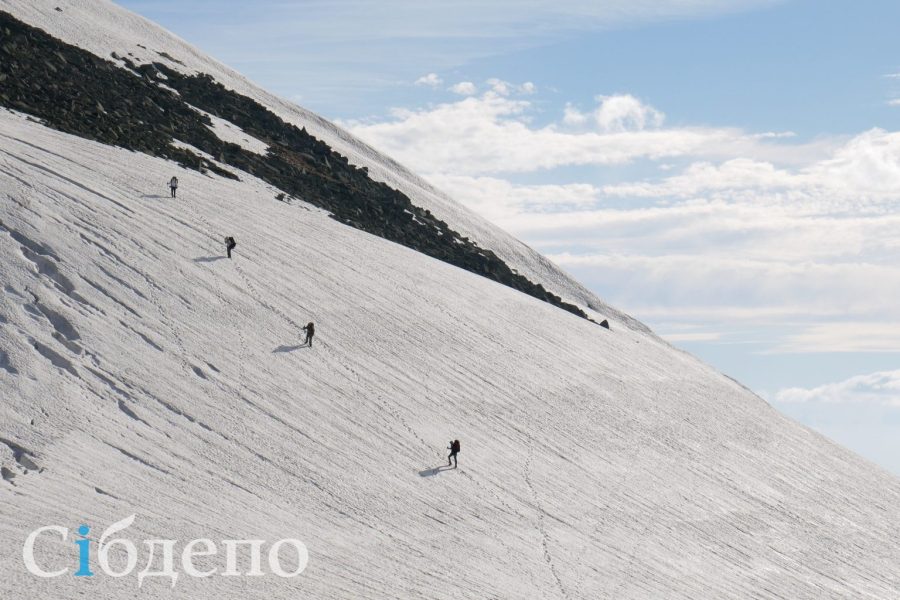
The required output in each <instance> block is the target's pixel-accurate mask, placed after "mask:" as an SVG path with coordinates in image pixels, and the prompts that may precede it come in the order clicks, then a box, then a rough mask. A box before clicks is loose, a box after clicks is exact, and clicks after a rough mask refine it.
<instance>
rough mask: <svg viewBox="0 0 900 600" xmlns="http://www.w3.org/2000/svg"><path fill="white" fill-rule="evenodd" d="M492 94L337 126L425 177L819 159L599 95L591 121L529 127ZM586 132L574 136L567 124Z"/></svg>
mask: <svg viewBox="0 0 900 600" xmlns="http://www.w3.org/2000/svg"><path fill="white" fill-rule="evenodd" d="M488 84H489V85H490V86H491V89H490V90H489V91H487V92H485V93H484V94H482V95H481V96H478V97H468V98H464V99H461V100H459V101H456V102H448V103H443V104H438V105H435V106H430V107H428V108H423V109H419V110H396V111H394V112H393V114H392V118H391V119H389V120H384V121H381V122H374V123H373V122H352V121H350V122H343V123H342V125H344V126H345V127H347V128H348V129H350V130H351V132H352V133H354V134H355V135H357V136H359V137H361V138H362V139H363V140H365V141H367V142H369V143H370V144H372V145H373V146H375V147H376V148H379V149H381V150H383V151H384V152H386V153H387V154H388V155H390V156H393V157H395V158H397V159H399V160H400V162H402V163H405V164H406V165H407V166H409V167H411V168H412V169H413V170H415V171H419V172H424V173H439V172H444V171H446V170H447V169H450V168H452V169H453V174H457V175H459V174H465V175H487V174H495V173H504V172H506V173H512V172H529V171H535V170H540V169H553V168H557V167H562V166H577V165H622V164H627V163H630V162H633V161H636V160H640V159H662V158H673V157H682V156H697V155H699V156H711V157H712V156H714V157H722V156H732V155H734V154H735V153H740V152H744V153H748V154H750V155H752V156H754V157H762V158H783V157H790V159H791V160H801V159H802V158H803V157H806V156H808V155H810V154H815V155H817V156H818V155H820V154H821V153H822V150H821V145H822V144H821V143H818V144H815V145H808V146H802V145H794V146H791V147H787V146H783V145H782V144H781V143H780V142H779V141H777V140H776V141H773V140H771V139H769V138H760V137H759V136H756V135H749V134H746V133H744V132H742V131H740V130H737V129H728V128H701V127H694V128H662V127H660V125H661V124H662V121H663V114H662V113H661V112H660V111H658V110H656V109H655V108H653V107H652V106H649V105H646V104H644V103H642V102H640V101H639V100H637V99H636V98H634V97H633V96H629V95H618V96H600V97H598V98H597V102H598V105H597V107H596V109H595V110H594V111H592V112H591V113H590V116H586V115H583V114H582V113H580V112H579V111H578V110H577V109H576V108H574V107H572V106H567V107H566V110H565V112H564V114H563V115H562V122H561V123H555V122H551V123H550V124H548V125H543V126H536V125H534V124H533V122H534V119H535V117H536V116H538V114H537V110H536V108H535V105H534V104H533V102H532V101H530V100H526V99H523V98H521V97H519V98H514V97H510V94H511V92H512V91H513V90H515V89H516V86H514V85H513V84H510V83H508V82H505V81H501V80H498V79H492V80H489V81H488ZM585 124H587V125H591V126H590V127H583V128H577V129H573V127H572V126H573V125H585Z"/></svg>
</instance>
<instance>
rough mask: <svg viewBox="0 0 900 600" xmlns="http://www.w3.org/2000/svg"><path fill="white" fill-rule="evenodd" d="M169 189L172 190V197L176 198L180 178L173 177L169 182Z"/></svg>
mask: <svg viewBox="0 0 900 600" xmlns="http://www.w3.org/2000/svg"><path fill="white" fill-rule="evenodd" d="M169 189H170V190H172V197H173V198H174V197H175V192H176V191H177V190H178V178H177V177H174V176H173V177H172V179H170V180H169Z"/></svg>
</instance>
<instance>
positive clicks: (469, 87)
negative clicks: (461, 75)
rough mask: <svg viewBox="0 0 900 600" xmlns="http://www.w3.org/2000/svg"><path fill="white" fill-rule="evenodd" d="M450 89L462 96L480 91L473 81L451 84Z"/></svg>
mask: <svg viewBox="0 0 900 600" xmlns="http://www.w3.org/2000/svg"><path fill="white" fill-rule="evenodd" d="M450 91H451V92H453V93H454V94H459V95H460V96H474V95H475V94H477V93H478V86H476V85H475V84H474V83H472V82H471V81H460V82H459V83H454V84H453V85H451V86H450Z"/></svg>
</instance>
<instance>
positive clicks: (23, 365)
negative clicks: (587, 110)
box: [0, 0, 900, 600]
mask: <svg viewBox="0 0 900 600" xmlns="http://www.w3.org/2000/svg"><path fill="white" fill-rule="evenodd" d="M56 6H59V7H60V8H61V11H56V10H55V8H56ZM0 9H2V10H9V11H11V12H12V13H14V14H15V15H16V16H18V17H19V18H21V19H23V20H25V21H27V22H29V23H31V24H33V25H36V26H39V27H41V28H43V29H46V30H47V31H49V32H50V33H52V34H54V35H57V36H59V37H61V38H63V39H64V40H66V41H70V42H72V43H76V44H78V45H80V46H82V47H84V48H87V49H89V50H91V51H93V52H96V53H97V54H102V55H104V56H107V55H108V54H109V53H110V52H112V51H116V52H117V53H119V54H121V55H127V53H128V52H131V53H132V54H133V55H134V56H133V57H132V58H133V59H134V60H138V61H149V60H160V56H161V55H159V54H157V53H158V52H163V53H165V54H166V55H168V56H169V57H171V58H166V57H162V58H163V59H164V60H166V61H168V62H169V64H170V65H171V66H172V67H178V68H182V69H186V70H197V71H200V72H206V73H210V74H213V75H214V76H215V77H216V78H217V79H219V80H220V81H222V82H223V83H226V85H229V86H232V87H234V89H238V90H239V91H241V93H243V94H246V95H248V96H251V97H254V98H257V99H258V100H259V101H260V102H263V103H264V104H265V105H266V106H268V107H270V109H271V110H273V111H275V112H277V113H278V114H279V115H281V116H282V118H284V119H285V120H288V121H290V122H294V123H297V124H303V125H305V126H306V127H307V128H308V129H309V130H310V131H312V132H313V133H315V134H316V135H319V136H321V137H323V138H325V139H326V140H327V141H328V142H329V143H331V144H333V145H334V146H335V147H337V148H339V149H340V150H341V151H342V152H344V153H346V154H348V155H350V156H351V157H352V158H353V160H358V161H359V162H360V164H366V165H369V166H370V173H373V174H374V175H376V176H377V177H380V178H383V179H385V180H386V181H389V182H390V183H392V184H395V185H397V186H399V187H401V188H402V189H403V190H405V191H406V192H407V193H408V194H409V195H410V197H411V198H413V199H415V200H416V201H417V202H421V203H422V204H423V205H425V204H428V203H431V204H428V206H429V207H430V208H432V210H434V211H435V212H437V213H439V214H440V215H441V216H442V217H444V218H446V219H447V220H448V221H449V222H450V223H451V224H452V225H453V226H454V227H455V228H457V229H458V230H461V231H462V232H463V233H468V234H472V235H475V236H476V237H477V238H478V240H479V242H481V243H482V244H484V245H485V246H487V247H491V248H494V249H495V250H496V251H497V252H498V254H501V255H503V256H504V258H506V259H507V260H509V261H510V262H511V263H512V264H515V265H516V267H517V268H519V269H520V270H522V271H524V270H529V269H530V271H528V272H529V273H531V274H533V275H534V276H535V278H536V279H539V280H540V281H542V282H545V283H546V285H547V286H548V287H549V288H550V289H552V290H554V291H556V292H558V293H561V294H564V295H566V296H567V297H569V298H572V299H574V300H578V301H580V302H582V303H583V304H589V303H590V302H594V300H592V298H591V297H590V296H589V295H585V294H587V292H584V290H583V289H582V288H580V286H578V284H577V283H575V282H573V281H571V280H570V279H568V278H567V276H565V275H564V274H562V273H561V272H559V271H557V270H555V268H554V267H552V265H549V263H545V262H544V261H543V260H542V259H541V258H540V257H539V256H538V255H537V254H535V253H533V252H532V251H530V250H528V249H526V248H525V247H524V246H522V245H520V244H519V243H518V242H515V241H514V240H513V239H512V238H510V237H509V236H506V235H505V234H502V233H499V232H498V231H497V230H496V229H495V228H493V227H491V226H489V225H487V224H485V223H483V222H481V221H480V220H478V219H477V218H476V217H475V216H473V215H471V214H470V213H468V212H466V211H464V210H462V209H460V208H459V207H458V206H456V205H455V204H452V203H451V202H450V201H449V200H447V199H446V198H444V197H442V196H440V194H438V193H436V192H433V191H432V190H430V189H429V188H428V187H427V186H426V185H425V184H423V183H422V182H420V181H418V180H417V179H416V178H415V177H414V176H413V175H411V174H409V173H408V172H406V171H404V170H403V169H401V168H400V167H398V166H396V165H394V164H393V163H391V161H390V160H389V159H387V158H384V157H380V156H378V155H377V154H375V153H374V152H373V151H371V149H368V148H366V147H365V146H364V145H361V144H359V143H358V142H356V141H355V140H353V139H351V138H349V137H348V136H346V134H344V133H343V132H341V131H340V130H339V129H337V128H334V127H333V126H331V125H330V124H328V123H327V122H325V121H323V120H321V119H319V118H318V117H315V116H314V115H311V114H309V113H306V112H304V111H302V109H298V108H297V107H294V106H292V105H290V104H288V103H284V102H282V101H280V100H278V99H276V98H273V97H271V96H270V95H268V94H266V93H265V92H263V91H261V90H259V89H257V88H255V87H253V86H252V85H251V84H249V83H247V82H246V81H245V80H243V79H242V78H240V77H239V76H238V75H236V74H234V73H232V72H230V71H229V70H227V69H225V68H224V67H222V66H221V65H218V64H217V63H215V62H214V61H212V60H210V59H208V58H206V57H204V56H202V55H201V54H199V53H197V52H196V51H195V50H192V49H191V48H190V47H189V46H187V45H185V44H183V43H182V42H180V41H178V40H175V39H174V38H172V37H171V36H170V35H169V34H167V33H166V32H164V31H162V30H160V29H159V28H157V27H155V26H153V25H152V24H149V23H147V22H146V21H145V20H143V19H140V18H138V17H135V16H133V15H130V14H129V13H127V12H125V11H122V10H121V9H119V8H117V7H115V6H113V5H110V4H109V3H107V2H106V1H105V0H96V1H93V0H91V1H88V0H83V1H80V2H75V1H64V0H58V1H56V2H45V1H37V2H32V1H25V0H21V1H20V0H2V2H0ZM142 53H143V54H142ZM172 59H175V60H177V61H180V62H173V60H172ZM181 63H183V64H181ZM0 85H2V82H0ZM0 93H2V88H0ZM213 126H214V128H215V130H216V132H217V135H222V136H226V137H229V138H230V139H232V140H234V141H235V142H236V143H238V144H240V145H241V146H245V147H247V148H249V149H251V150H252V151H253V152H263V151H264V150H265V149H264V148H263V146H262V145H261V144H262V142H260V141H259V140H256V141H254V140H253V139H252V136H248V135H247V134H246V133H245V132H244V131H241V130H239V129H237V128H235V126H234V125H232V124H229V123H228V122H220V121H215V120H214V124H213ZM172 175H177V176H178V178H179V180H180V181H181V186H180V188H179V198H178V199H177V200H173V199H171V198H169V197H168V191H167V190H166V189H165V187H164V186H165V182H167V181H168V180H169V178H170V177H171V176H172ZM242 179H243V180H244V181H242V182H238V181H233V180H229V179H225V178H223V177H218V176H215V175H201V174H200V173H198V172H196V171H190V170H184V169H182V168H180V167H178V166H177V165H175V164H174V163H171V162H167V161H164V160H161V159H159V158H152V157H150V156H147V155H144V154H140V153H135V152H129V151H126V150H122V149H118V148H113V147H109V146H104V145H102V144H99V143H95V142H90V141H87V140H84V139H82V138H78V137H74V136H71V135H67V134H63V133H60V132H58V131H55V130H52V129H49V128H47V127H44V126H42V125H41V124H39V123H37V122H35V121H33V120H30V119H29V118H28V117H27V116H25V115H22V114H16V113H11V112H8V111H5V110H2V109H0V284H2V285H3V294H2V295H0V467H2V475H3V478H2V479H0V548H2V549H0V568H2V573H3V577H2V578H0V598H3V599H6V598H15V599H19V598H22V599H25V598H28V599H30V598H39V597H40V598H43V597H48V598H71V597H81V596H83V597H90V598H98V599H104V598H110V599H121V598H132V597H136V596H137V597H148V598H191V599H201V600H202V599H207V598H210V599H211V598H216V599H219V598H260V599H267V600H269V599H278V598H291V599H293V598H303V597H309V598H395V597H396V598H422V599H426V598H428V599H433V598H448V599H449V598H454V599H457V598H563V599H569V598H585V599H593V598H615V599H619V598H749V597H766V598H768V597H783V598H792V599H793V598H894V597H898V596H900V581H898V578H897V576H896V575H894V570H893V569H894V568H895V565H896V564H898V560H900V550H898V549H897V546H896V544H895V540H896V539H897V538H898V534H900V508H898V506H900V503H898V500H900V485H898V482H897V480H896V479H895V478H894V477H892V476H890V475H888V474H887V473H885V472H883V471H882V470H880V469H878V468H877V467H875V466H873V465H871V464H869V463H867V462H866V461H864V460H862V459H861V458H859V457H857V456H855V455H854V454H852V453H850V452H848V451H846V450H845V449H843V448H840V447H839V446H836V445H835V444H833V443H831V442H829V441H828V440H826V439H824V438H822V437H821V436H819V435H817V434H815V433H813V432H811V431H809V430H808V429H806V428H804V427H801V426H800V425H798V424H796V423H794V422H792V421H790V420H788V419H786V418H784V417H783V416H781V415H780V414H778V413H777V412H776V411H774V410H772V409H771V408H770V407H769V406H768V405H767V404H766V403H764V402H763V401H762V400H760V399H759V398H757V397H756V396H754V395H753V394H751V393H750V392H749V391H747V390H746V389H744V388H743V387H741V386H740V385H738V384H736V383H734V382H733V381H731V380H729V379H728V378H726V377H724V376H722V375H720V374H718V373H716V372H714V371H713V370H712V369H710V368H709V367H707V366H706V365H704V364H702V363H701V362H699V361H697V360H696V359H694V358H692V357H690V356H689V355H687V354H684V353H682V352H678V351H676V350H674V349H672V348H671V347H670V346H668V345H667V344H665V343H664V342H662V341H660V340H659V339H657V338H656V337H655V336H653V335H652V334H650V333H649V332H646V330H645V329H644V328H643V327H642V326H640V324H636V323H630V322H629V323H630V324H631V325H632V326H631V327H615V326H614V327H613V329H612V330H611V331H607V330H605V329H602V328H600V327H597V326H596V325H594V324H592V323H590V322H588V321H586V320H584V319H580V318H578V317H576V316H573V315H572V314H569V313H567V312H565V311H562V310H559V309H558V308H555V307H553V306H551V305H550V304H547V303H545V302H541V301H539V300H536V299H534V298H532V297H529V296H527V295H524V294H522V293H519V292H516V291H515V290H513V289H510V288H508V287H505V286H503V285H500V284H498V283H495V282H492V281H490V280H488V279H485V278H483V277H478V276H476V275H473V274H471V273H469V272H466V271H463V270H461V269H458V268H456V267H453V266H450V265H448V264H446V263H443V262H439V261H436V260H433V259H431V258H428V257H427V256H425V255H423V254H420V253H418V252H414V251H412V250H410V249H408V248H406V247H403V246H400V245H397V244H393V243H390V242H387V241H385V240H384V239H381V238H378V237H375V236H372V235H369V234H366V233H363V232H361V231H359V230H356V229H353V228H350V227H347V226H345V225H342V224H341V223H338V222H337V221H335V220H333V219H331V218H328V216H327V214H326V213H324V212H323V211H321V210H318V209H315V208H312V207H310V206H309V205H307V204H305V203H303V202H300V201H292V202H279V201H277V200H275V196H276V195H277V194H278V192H279V190H276V189H274V188H273V187H271V186H270V185H269V184H266V183H264V182H262V181H260V180H258V179H255V178H253V177H252V176H244V174H242ZM441 211H443V212H441ZM473 232H474V233H473ZM225 235H233V236H234V237H235V238H236V239H237V241H238V247H237V249H236V251H235V257H234V259H233V260H228V259H225V258H224V257H223V255H224V248H223V244H222V238H223V236H225ZM504 253H505V254H504ZM597 302H599V301H597ZM594 306H597V307H599V308H601V309H603V311H606V310H607V309H606V308H604V307H603V306H602V304H594ZM608 310H609V311H610V312H605V313H604V314H617V313H615V312H612V309H608ZM622 318H623V319H624V317H622ZM307 321H314V322H315V323H316V326H317V331H318V334H317V337H316V340H315V345H314V347H313V348H307V347H302V346H301V345H300V331H299V328H300V326H301V325H302V324H304V323H306V322H307ZM451 438H459V439H460V440H461V441H462V445H463V448H462V453H461V454H460V468H459V469H458V470H449V471H448V470H436V469H435V468H436V467H438V466H440V465H442V464H445V461H446V454H445V450H443V449H444V448H445V447H446V445H447V440H449V439H451ZM131 514H136V515H137V516H136V520H135V523H134V525H132V526H131V527H130V528H129V530H128V534H127V537H129V538H130V539H132V540H136V541H139V540H152V539H171V540H178V541H179V544H181V545H183V544H184V543H185V542H187V541H189V540H193V539H199V538H210V539H213V540H215V541H220V540H248V539H261V540H268V541H270V542H271V541H275V540H279V539H282V538H298V539H301V540H303V542H304V543H305V544H306V546H307V547H308V550H309V564H308V567H307V569H306V571H305V572H304V573H303V574H302V575H300V576H298V577H296V578H292V579H282V578H279V577H275V576H272V575H269V576H264V577H240V578H230V577H222V576H218V575H217V576H213V577H210V578H203V579H200V578H193V577H187V576H184V575H183V576H182V577H180V578H179V580H178V581H177V584H176V586H175V588H174V589H172V588H171V582H170V580H169V579H168V578H164V577H149V578H147V579H145V580H144V581H143V585H142V587H141V588H138V587H137V586H138V581H137V576H136V574H134V575H131V576H127V577H123V578H121V579H116V578H111V577H103V576H96V577H92V578H76V577H73V576H72V575H71V573H70V574H69V575H67V576H61V577H58V578H52V579H41V578H38V577H35V576H34V575H31V574H30V573H28V572H27V570H26V569H25V567H24V564H23V560H22V548H23V542H24V540H25V538H26V536H27V535H28V533H29V532H31V531H33V530H35V529H36V528H38V527H41V526H45V525H62V526H65V527H67V528H70V529H71V530H72V537H70V538H69V539H68V540H67V541H66V542H62V541H61V540H59V539H58V538H55V537H53V536H45V537H44V538H42V541H41V543H40V544H39V546H38V549H37V550H38V555H39V559H40V562H41V564H44V565H52V566H54V567H56V566H70V567H72V570H74V567H75V564H74V561H75V560H76V558H75V557H76V551H75V546H74V542H75V540H74V539H73V538H74V537H75V536H74V530H75V528H77V526H78V525H79V524H81V523H86V524H90V525H91V526H92V527H93V530H92V533H91V536H90V538H91V540H92V541H93V542H97V541H98V540H97V537H98V536H99V535H100V533H101V532H102V531H103V529H105V528H106V527H107V526H109V525H110V524H112V523H114V522H116V521H119V520H120V519H122V518H124V517H127V516H129V515H131ZM179 547H180V546H179ZM142 550H144V549H143V548H142ZM94 551H96V545H95V546H94ZM157 552H158V549H157ZM140 556H141V562H140V564H138V565H137V569H136V571H139V570H141V569H142V568H143V567H144V563H145V562H146V558H147V553H146V552H143V553H142V554H141V555H140ZM119 558H120V559H121V556H119ZM157 558H158V557H157ZM218 558H219V559H221V555H220V556H219V557H218ZM179 559H180V556H179V557H177V558H176V563H178V560H179ZM213 562H214V564H215V565H216V566H218V568H219V569H220V570H221V569H223V568H224V565H223V564H221V561H220V562H215V561H213ZM156 566H158V564H157V565H156ZM245 566H246V565H245ZM177 570H178V571H180V572H182V574H183V573H184V570H183V569H182V568H181V565H180V564H178V568H177Z"/></svg>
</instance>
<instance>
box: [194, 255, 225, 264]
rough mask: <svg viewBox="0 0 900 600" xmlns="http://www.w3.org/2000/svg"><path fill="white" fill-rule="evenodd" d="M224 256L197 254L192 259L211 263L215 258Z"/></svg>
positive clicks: (222, 258) (219, 258)
mask: <svg viewBox="0 0 900 600" xmlns="http://www.w3.org/2000/svg"><path fill="white" fill-rule="evenodd" d="M224 259H225V257H224V256H198V257H197V258H195V259H194V262H196V263H211V262H216V261H217V260H224Z"/></svg>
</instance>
